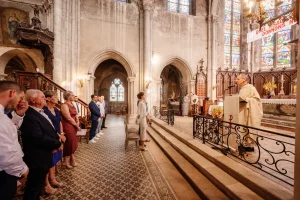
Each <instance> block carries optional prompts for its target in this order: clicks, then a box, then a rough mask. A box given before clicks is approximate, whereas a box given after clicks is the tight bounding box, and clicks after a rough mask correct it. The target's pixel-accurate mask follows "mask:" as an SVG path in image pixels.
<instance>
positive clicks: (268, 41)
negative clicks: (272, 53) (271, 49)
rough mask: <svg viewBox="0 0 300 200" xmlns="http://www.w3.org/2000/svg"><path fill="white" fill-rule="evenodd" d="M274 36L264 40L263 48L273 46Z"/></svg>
mask: <svg viewBox="0 0 300 200" xmlns="http://www.w3.org/2000/svg"><path fill="white" fill-rule="evenodd" d="M273 44H274V34H272V35H268V36H266V37H264V38H263V39H262V46H273Z"/></svg>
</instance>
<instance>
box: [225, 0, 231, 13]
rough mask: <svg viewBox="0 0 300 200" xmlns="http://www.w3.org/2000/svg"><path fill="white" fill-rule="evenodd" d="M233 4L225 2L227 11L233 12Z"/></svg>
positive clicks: (228, 0) (228, 1)
mask: <svg viewBox="0 0 300 200" xmlns="http://www.w3.org/2000/svg"><path fill="white" fill-rule="evenodd" d="M231 7H232V2H231V1H230V0H227V1H225V11H229V12H231Z"/></svg>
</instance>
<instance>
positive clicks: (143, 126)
mask: <svg viewBox="0 0 300 200" xmlns="http://www.w3.org/2000/svg"><path fill="white" fill-rule="evenodd" d="M147 115H148V112H147V109H146V104H145V102H144V101H140V102H139V104H138V116H139V125H140V139H141V140H142V141H145V140H147V127H148V124H147Z"/></svg>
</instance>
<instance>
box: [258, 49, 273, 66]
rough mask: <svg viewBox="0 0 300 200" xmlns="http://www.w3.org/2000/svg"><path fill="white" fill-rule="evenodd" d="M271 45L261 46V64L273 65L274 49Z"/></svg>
mask: <svg viewBox="0 0 300 200" xmlns="http://www.w3.org/2000/svg"><path fill="white" fill-rule="evenodd" d="M273 49H274V48H273V46H270V47H262V55H261V56H262V65H263V66H273V60H274V51H273Z"/></svg>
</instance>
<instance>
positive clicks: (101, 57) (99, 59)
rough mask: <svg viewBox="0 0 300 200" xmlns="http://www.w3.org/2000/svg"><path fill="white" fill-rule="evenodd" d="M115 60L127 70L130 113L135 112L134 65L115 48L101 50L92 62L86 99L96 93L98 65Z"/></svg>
mask: <svg viewBox="0 0 300 200" xmlns="http://www.w3.org/2000/svg"><path fill="white" fill-rule="evenodd" d="M110 59H112V60H115V61H117V62H118V63H120V64H121V65H122V66H123V67H124V69H125V71H126V76H127V80H128V97H127V102H128V114H134V99H135V98H134V81H135V74H136V73H135V72H134V70H133V67H132V65H131V64H130V62H129V61H128V59H126V58H125V56H123V55H122V54H121V53H119V52H117V51H115V50H107V51H104V52H101V53H99V54H97V55H96V56H95V57H94V58H93V59H92V61H91V62H90V64H89V66H88V68H87V71H86V73H87V74H89V75H90V76H91V78H90V80H89V87H88V89H87V90H86V99H90V97H89V96H90V95H91V94H92V93H94V89H95V87H94V86H95V84H94V79H95V78H96V77H95V72H96V69H97V67H98V66H99V65H100V64H101V63H103V62H104V61H106V60H110Z"/></svg>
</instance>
